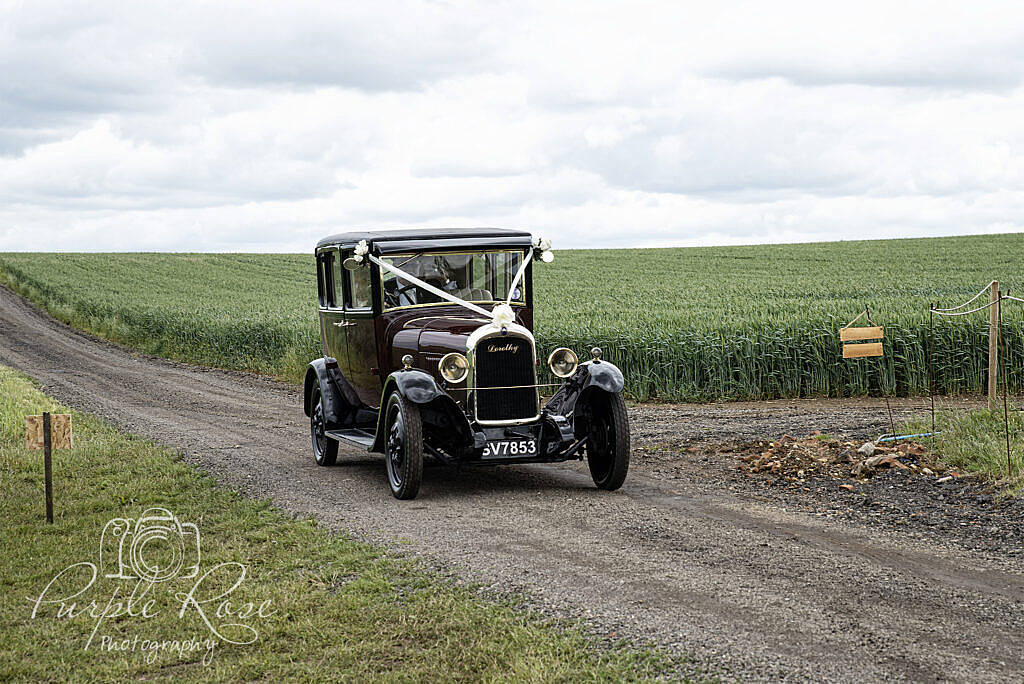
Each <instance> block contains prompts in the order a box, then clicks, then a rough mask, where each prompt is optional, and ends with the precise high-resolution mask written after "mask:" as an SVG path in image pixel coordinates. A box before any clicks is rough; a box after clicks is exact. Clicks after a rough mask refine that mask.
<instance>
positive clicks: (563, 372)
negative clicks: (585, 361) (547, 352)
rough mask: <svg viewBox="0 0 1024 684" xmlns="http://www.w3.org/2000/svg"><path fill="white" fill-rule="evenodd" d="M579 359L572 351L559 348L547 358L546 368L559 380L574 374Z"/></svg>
mask: <svg viewBox="0 0 1024 684" xmlns="http://www.w3.org/2000/svg"><path fill="white" fill-rule="evenodd" d="M579 365H580V359H579V357H578V356H576V353H575V352H574V351H573V350H572V349H566V348H565V347H559V348H558V349H556V350H555V351H553V352H551V356H549V357H548V368H550V369H551V372H552V373H554V374H555V375H556V376H558V377H560V378H567V377H569V376H570V375H572V374H573V373H575V372H576V367H577V366H579Z"/></svg>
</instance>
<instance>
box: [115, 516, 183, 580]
mask: <svg viewBox="0 0 1024 684" xmlns="http://www.w3.org/2000/svg"><path fill="white" fill-rule="evenodd" d="M199 556H200V552H199V528H198V527H196V526H195V525H194V524H193V523H183V522H181V521H180V520H178V518H177V516H175V515H174V514H173V513H171V512H170V511H169V510H167V509H166V508H150V509H147V510H146V511H145V512H143V514H142V515H141V516H140V517H139V518H138V519H137V520H133V519H132V518H114V519H113V520H111V521H110V522H108V523H107V524H106V525H105V526H104V527H103V535H102V536H101V537H100V570H101V572H103V574H104V575H105V576H106V577H108V578H111V579H141V580H143V581H146V582H154V583H155V582H166V581H167V580H170V579H174V578H175V577H180V578H183V579H188V578H191V577H196V576H197V575H198V574H199Z"/></svg>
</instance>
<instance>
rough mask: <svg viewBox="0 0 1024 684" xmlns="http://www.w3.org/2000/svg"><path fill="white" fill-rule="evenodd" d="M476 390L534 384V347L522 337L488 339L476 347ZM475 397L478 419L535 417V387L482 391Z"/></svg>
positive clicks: (476, 393)
mask: <svg viewBox="0 0 1024 684" xmlns="http://www.w3.org/2000/svg"><path fill="white" fill-rule="evenodd" d="M475 365H476V382H475V383H474V384H475V386H476V387H509V386H513V385H533V384H535V383H536V374H535V370H536V369H535V366H534V358H533V346H532V345H531V344H530V341H529V340H527V339H524V338H522V337H513V336H511V335H510V336H506V337H489V338H487V339H484V340H481V341H480V343H479V344H478V345H477V348H476V364H475ZM474 394H475V395H476V416H477V418H478V419H479V420H521V419H526V418H533V417H534V416H536V415H537V388H536V387H521V388H517V389H494V390H482V391H478V392H475V393H474Z"/></svg>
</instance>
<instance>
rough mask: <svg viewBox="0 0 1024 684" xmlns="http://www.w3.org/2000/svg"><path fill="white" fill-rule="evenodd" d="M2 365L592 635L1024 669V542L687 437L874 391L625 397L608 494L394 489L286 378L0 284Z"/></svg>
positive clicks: (850, 408) (777, 671) (278, 498)
mask: <svg viewBox="0 0 1024 684" xmlns="http://www.w3.org/2000/svg"><path fill="white" fill-rule="evenodd" d="M0 364H3V365H7V366H11V367H13V368H17V369H19V370H21V371H23V372H25V373H27V374H28V375H30V376H32V377H34V378H36V379H37V380H39V381H40V382H41V383H42V385H43V386H44V388H45V389H46V391H47V392H49V393H50V394H52V395H54V396H56V397H57V398H59V399H61V400H62V401H64V402H65V403H67V404H69V405H71V406H73V407H75V408H77V409H80V410H83V411H89V412H92V413H95V414H98V415H101V416H103V417H105V418H107V419H108V420H110V421H111V422H113V423H115V424H116V425H118V426H120V427H122V428H124V429H126V430H129V431H131V432H134V433H137V434H140V435H144V436H146V437H150V438H152V439H154V440H156V441H158V442H162V443H164V444H167V445H169V446H172V447H174V448H176V449H178V450H180V451H181V452H182V453H183V454H184V456H185V458H186V459H187V460H189V461H190V462H193V463H195V464H197V465H198V466H200V467H201V468H203V469H205V470H207V471H208V472H210V473H211V474H212V475H213V476H214V477H216V478H217V479H218V480H220V481H222V482H224V483H227V484H229V485H230V486H233V487H235V488H237V489H239V490H241V491H242V492H245V493H248V494H251V495H255V496H261V497H270V498H272V499H273V500H274V501H275V503H276V504H277V505H278V506H280V507H281V508H284V509H287V510H290V511H294V512H296V513H300V514H309V515H313V516H315V517H316V518H317V519H318V520H320V521H321V522H322V523H323V524H325V525H327V526H329V527H331V528H335V529H338V530H344V531H349V532H352V533H353V534H355V535H357V536H359V537H361V538H364V539H367V540H371V541H379V542H385V543H394V542H396V541H399V542H402V543H401V544H400V546H401V548H402V549H406V550H408V552H409V553H413V554H416V555H418V556H420V557H422V558H424V559H425V560H426V561H427V562H428V563H430V564H431V565H433V566H435V567H441V568H444V569H446V570H448V571H451V572H453V573H456V574H457V575H459V576H462V577H466V578H468V579H472V580H476V581H483V582H485V583H486V584H488V585H490V586H493V587H494V588H495V589H497V590H499V591H503V590H514V591H526V592H527V593H528V594H529V595H530V596H531V597H532V599H531V600H533V601H535V603H536V605H537V606H538V607H540V608H542V609H544V610H547V611H551V612H554V613H557V614H563V615H570V616H578V617H583V618H586V619H587V620H588V621H589V622H590V624H591V625H592V626H593V628H594V629H595V630H596V631H597V632H598V633H603V634H610V633H612V632H614V633H616V634H617V635H619V636H623V637H628V638H637V639H646V640H652V641H654V642H656V643H659V644H662V645H665V646H667V647H670V648H678V649H679V650H681V651H682V652H684V653H687V654H690V655H691V656H692V658H693V668H694V672H703V673H707V674H720V675H723V676H724V677H726V678H732V677H738V678H744V679H745V678H756V679H773V680H774V679H790V680H816V681H821V680H835V681H849V680H851V679H852V680H876V681H878V680H892V679H907V680H916V681H933V680H956V681H974V682H976V681H993V682H994V681H1008V680H1017V681H1024V653H1022V652H1021V650H1020V644H1021V640H1022V638H1024V572H1022V567H1021V558H1022V557H1021V556H1019V555H1016V554H1014V553H1013V552H1012V550H1007V549H1004V548H1001V547H998V546H997V547H994V548H990V549H980V548H977V547H976V546H972V545H970V544H961V543H959V542H958V537H956V536H953V537H949V538H945V537H939V536H936V535H927V534H924V535H921V534H916V535H910V534H906V532H905V531H904V530H903V529H895V530H894V529H890V527H889V526H888V525H879V524H871V523H870V522H864V521H862V520H860V519H857V518H849V519H838V518H835V517H830V516H823V515H821V514H820V513H815V512H814V506H813V505H805V504H801V503H800V502H799V501H794V502H793V503H792V504H788V503H787V499H786V498H783V497H768V496H762V495H759V494H758V490H757V488H756V487H751V486H748V485H746V484H745V483H744V482H743V481H742V479H741V478H735V477H733V478H729V477H724V476H722V475H723V473H726V472H731V470H730V468H731V465H730V464H722V463H705V464H702V461H707V460H708V459H714V458H715V454H716V453H717V452H716V451H715V450H713V449H700V448H698V449H691V448H688V447H687V446H686V445H695V444H696V445H698V446H699V445H701V444H709V443H714V442H721V441H725V440H731V439H758V438H761V437H766V436H767V437H773V436H779V435H781V434H783V433H787V432H788V433H791V434H807V433H808V432H810V431H811V430H813V429H820V430H824V431H827V432H830V433H832V434H852V435H857V434H871V433H876V432H878V431H882V430H884V429H885V426H886V424H887V418H886V417H885V415H884V410H880V405H879V404H878V403H877V402H872V401H849V402H843V401H818V402H815V401H777V402H762V403H746V404H726V405H708V406H660V407H659V406H650V405H648V406H641V407H634V408H632V409H631V423H632V427H633V432H634V444H635V446H636V447H637V448H636V450H635V453H634V464H633V467H632V469H631V471H630V475H629V478H628V479H627V481H626V484H625V486H624V487H623V488H622V489H621V490H620V491H618V492H614V493H606V492H600V491H597V490H596V489H594V488H593V486H592V483H591V481H590V477H589V475H588V473H587V472H586V468H585V466H584V465H582V464H577V463H573V464H566V465H533V466H519V467H501V468H490V469H483V468H462V469H458V470H457V469H454V468H449V467H444V466H434V467H429V468H428V469H427V472H426V474H425V476H424V484H423V488H422V490H421V492H420V495H419V498H417V499H416V500H414V501H412V502H399V501H396V500H395V499H393V498H392V497H391V495H390V493H389V491H388V488H387V484H386V480H385V477H386V476H385V471H384V465H383V462H382V461H381V460H380V459H379V458H378V457H376V456H369V455H367V454H365V453H360V452H358V451H356V450H352V449H347V450H346V449H343V451H342V455H341V457H340V459H339V464H338V465H337V466H334V467H331V468H319V467H317V466H316V465H315V464H314V462H313V458H312V455H311V453H310V447H309V436H308V434H309V433H308V422H307V419H306V418H305V416H304V415H303V413H302V401H301V397H300V393H299V390H298V389H297V388H295V387H292V386H289V385H284V384H279V383H275V382H273V381H270V380H267V379H265V378H261V377H256V376H252V375H247V374H242V373H230V372H223V371H214V370H206V369H201V368H196V367H191V366H185V365H180V364H174V363H170V362H168V361H164V360H160V359H154V358H150V357H146V356H143V355H140V354H136V353H133V352H130V351H127V350H125V349H122V348H120V347H118V346H115V345H112V344H109V343H106V342H103V341H100V340H96V339H95V338H92V337H90V336H88V335H84V334H82V333H79V332H76V331H74V330H72V329H70V328H68V327H66V326H64V325H62V324H60V323H58V322H56V321H54V320H52V319H51V318H49V317H48V316H46V315H44V314H42V313H40V312H39V311H37V310H36V309H35V308H33V307H32V306H30V305H29V304H27V303H26V302H25V301H24V300H22V299H21V298H20V297H17V296H16V295H14V294H13V293H11V292H10V291H9V290H6V289H3V288H0ZM917 403H918V404H920V402H917ZM899 410H900V411H902V412H912V411H914V410H915V409H914V406H913V405H911V404H907V403H904V404H902V405H901V406H900V407H899ZM673 444H674V445H677V447H676V448H675V451H673V447H671V446H669V447H666V445H673ZM673 454H674V456H673ZM673 457H675V458H677V459H678V462H677V463H674V462H672V459H673ZM958 534H960V535H961V536H962V535H963V534H965V533H958Z"/></svg>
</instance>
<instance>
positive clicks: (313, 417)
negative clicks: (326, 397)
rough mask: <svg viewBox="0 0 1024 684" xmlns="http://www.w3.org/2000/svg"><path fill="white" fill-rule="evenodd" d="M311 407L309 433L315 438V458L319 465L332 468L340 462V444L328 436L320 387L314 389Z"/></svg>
mask: <svg viewBox="0 0 1024 684" xmlns="http://www.w3.org/2000/svg"><path fill="white" fill-rule="evenodd" d="M309 405H310V407H311V408H312V410H311V411H310V412H309V433H310V436H312V438H313V458H315V459H316V464H317V465H321V466H332V465H334V462H335V461H337V460H338V443H337V442H335V441H334V440H333V439H331V438H330V437H328V436H327V421H326V420H325V419H324V402H323V397H321V396H320V387H319V386H317V387H315V388H314V389H313V396H312V397H311V398H310V402H309Z"/></svg>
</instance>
